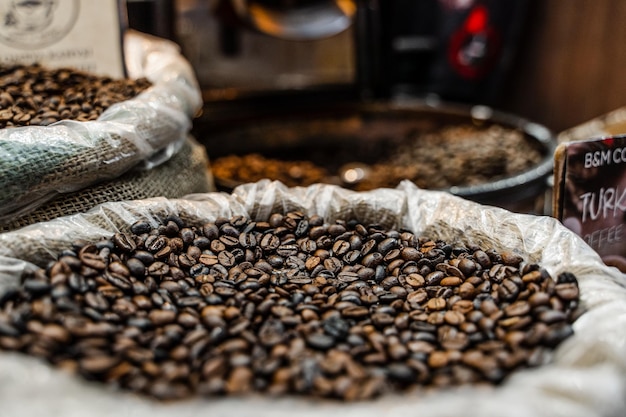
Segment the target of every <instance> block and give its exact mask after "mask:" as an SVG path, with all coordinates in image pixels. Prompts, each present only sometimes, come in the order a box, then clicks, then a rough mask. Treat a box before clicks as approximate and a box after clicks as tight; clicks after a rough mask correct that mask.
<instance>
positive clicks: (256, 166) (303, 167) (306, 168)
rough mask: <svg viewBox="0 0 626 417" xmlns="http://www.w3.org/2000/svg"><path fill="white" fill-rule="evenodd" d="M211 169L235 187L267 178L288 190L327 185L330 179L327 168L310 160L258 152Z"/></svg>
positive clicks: (229, 159)
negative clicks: (287, 159) (291, 158)
mask: <svg viewBox="0 0 626 417" xmlns="http://www.w3.org/2000/svg"><path fill="white" fill-rule="evenodd" d="M212 170H213V175H214V176H215V178H217V179H218V181H221V182H222V184H223V185H231V186H232V187H235V186H237V185H239V184H241V183H246V182H257V181H259V180H262V179H264V178H269V179H272V180H277V181H280V182H282V183H283V184H285V185H286V186H288V187H297V186H308V185H311V184H315V183H328V177H329V173H328V171H327V170H326V169H325V168H323V167H321V166H319V165H316V164H314V163H313V162H311V161H304V160H301V161H284V160H280V159H276V158H266V157H264V156H262V155H260V154H258V153H252V154H246V155H241V156H240V155H227V156H224V157H221V158H217V159H216V160H215V163H214V164H213V166H212Z"/></svg>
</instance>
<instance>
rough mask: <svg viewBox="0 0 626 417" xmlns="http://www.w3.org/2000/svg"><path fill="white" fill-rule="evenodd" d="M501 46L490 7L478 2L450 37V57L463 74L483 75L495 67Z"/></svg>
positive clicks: (478, 76) (470, 75) (477, 77)
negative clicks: (492, 21)
mask: <svg viewBox="0 0 626 417" xmlns="http://www.w3.org/2000/svg"><path fill="white" fill-rule="evenodd" d="M500 48H501V42H500V36H499V34H498V32H497V30H496V29H495V28H494V27H493V26H492V25H491V24H490V21H489V10H488V9H487V8H486V7H485V6H483V5H478V6H476V7H474V8H473V9H472V10H471V11H470V12H469V14H468V16H467V18H466V19H465V22H464V23H463V25H462V26H461V27H460V28H459V29H458V30H457V31H456V32H454V33H453V34H452V36H451V37H450V43H449V48H448V59H449V61H450V64H451V66H452V67H453V68H454V70H455V71H456V72H457V73H458V74H459V75H460V76H461V77H463V78H466V79H479V78H482V77H484V76H485V75H486V74H487V73H488V72H489V71H490V70H491V69H492V68H493V66H494V65H495V63H496V61H497V57H498V56H499V54H500Z"/></svg>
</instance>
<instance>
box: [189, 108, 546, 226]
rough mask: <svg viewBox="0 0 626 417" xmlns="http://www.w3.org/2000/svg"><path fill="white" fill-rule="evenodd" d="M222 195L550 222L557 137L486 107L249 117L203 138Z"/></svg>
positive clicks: (337, 110) (314, 111) (222, 125)
mask: <svg viewBox="0 0 626 417" xmlns="http://www.w3.org/2000/svg"><path fill="white" fill-rule="evenodd" d="M200 137H202V141H203V143H204V144H205V145H206V146H207V150H208V153H209V157H210V158H211V160H212V162H211V166H212V170H213V175H214V178H215V182H216V185H217V187H218V189H221V190H223V191H231V190H232V189H233V188H234V187H236V186H237V185H239V184H242V183H245V182H254V181H257V180H259V179H262V178H269V179H272V180H280V181H282V182H285V183H286V184H287V185H290V186H294V185H304V186H306V185H310V184H311V183H316V182H321V183H331V184H337V185H341V186H343V187H346V188H351V189H355V190H359V191H364V190H368V189H373V188H380V187H395V186H396V185H397V184H398V183H399V182H400V181H401V180H403V179H409V180H412V181H413V182H415V183H416V184H417V185H418V186H419V187H420V188H425V189H437V190H446V191H449V192H451V193H452V194H455V195H458V196H461V197H464V198H467V199H469V200H473V201H477V202H479V203H483V204H489V205H494V206H498V207H503V208H506V209H508V210H511V211H516V212H526V213H534V214H545V210H544V195H545V193H546V189H547V179H548V177H549V176H550V175H551V173H552V168H553V153H554V148H555V146H556V139H555V136H554V135H553V134H552V133H551V132H550V131H549V130H548V129H547V128H545V127H543V126H541V125H538V124H536V123H533V122H530V121H528V120H525V119H523V118H520V117H518V116H515V115H512V114H508V113H503V112H499V111H496V110H494V109H492V108H490V107H486V106H467V105H457V104H450V103H448V104H441V102H438V103H435V104H432V103H431V104H429V103H427V102H422V101H419V102H400V103H390V102H385V103H360V104H354V103H351V104H343V105H342V104H337V105H332V106H324V107H313V108H311V106H309V107H307V108H297V107H296V108H291V109H289V111H287V112H285V111H284V109H283V110H282V111H279V112H275V113H272V112H268V111H265V112H263V114H253V113H251V114H248V115H247V116H245V117H241V118H239V119H238V120H236V121H232V120H231V121H230V122H224V121H222V122H220V123H217V124H215V125H213V126H211V127H210V128H208V129H207V131H206V133H203V134H200Z"/></svg>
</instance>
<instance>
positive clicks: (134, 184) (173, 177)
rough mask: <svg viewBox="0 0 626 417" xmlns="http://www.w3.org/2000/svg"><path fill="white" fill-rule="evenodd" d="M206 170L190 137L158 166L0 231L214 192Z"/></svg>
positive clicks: (66, 197)
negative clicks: (101, 207) (117, 205)
mask: <svg viewBox="0 0 626 417" xmlns="http://www.w3.org/2000/svg"><path fill="white" fill-rule="evenodd" d="M208 166H209V160H208V157H207V154H206V149H205V148H204V146H202V145H200V144H199V143H198V142H196V140H195V139H193V138H191V137H190V138H188V139H187V141H185V142H184V143H183V146H182V148H181V149H180V150H179V151H178V152H177V153H176V154H175V155H174V156H172V157H171V158H170V159H169V160H168V161H166V162H164V163H163V164H161V165H159V166H156V167H154V168H152V169H150V170H131V171H129V172H127V173H125V174H123V175H121V176H120V177H119V178H116V179H114V180H111V181H105V182H102V183H99V184H97V185H93V186H91V187H86V188H83V189H82V190H79V191H75V192H73V193H67V194H61V195H59V196H58V197H56V198H54V199H53V200H51V201H49V202H47V203H44V204H43V205H41V206H39V207H38V208H36V209H35V210H33V211H31V212H29V213H27V214H24V215H22V216H18V217H16V218H13V219H11V220H10V221H8V222H0V231H1V232H5V231H9V230H15V229H19V228H20V227H24V226H28V225H30V224H34V223H39V222H43V221H47V220H52V219H56V218H57V217H61V216H68V215H70V214H76V213H84V212H86V211H87V210H89V209H91V208H92V207H94V206H96V205H98V204H102V203H107V202H110V201H124V200H139V199H144V198H150V197H158V196H160V197H166V198H180V197H182V196H184V195H186V194H191V193H207V192H211V191H215V185H214V183H213V177H212V175H211V171H210V170H209V169H208V168H207V167H208Z"/></svg>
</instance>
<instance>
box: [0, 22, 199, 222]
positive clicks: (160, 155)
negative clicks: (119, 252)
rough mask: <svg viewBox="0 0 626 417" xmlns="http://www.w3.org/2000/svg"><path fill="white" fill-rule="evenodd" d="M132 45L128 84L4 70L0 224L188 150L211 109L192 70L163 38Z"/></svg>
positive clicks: (0, 79) (140, 38) (141, 38)
mask: <svg viewBox="0 0 626 417" xmlns="http://www.w3.org/2000/svg"><path fill="white" fill-rule="evenodd" d="M124 42H125V43H124V49H125V60H126V66H127V72H128V77H127V78H124V79H111V78H109V77H105V76H97V75H93V74H89V73H84V72H80V71H77V70H76V71H75V70H71V69H49V68H44V67H41V66H39V65H36V64H33V65H16V66H0V84H1V87H0V91H2V93H1V94H0V219H2V220H3V221H8V220H11V219H14V218H15V217H16V216H20V215H23V214H25V213H28V212H30V211H32V210H33V209H35V208H37V207H39V206H40V205H41V204H42V203H44V202H46V201H49V200H50V199H52V198H54V197H55V196H57V195H59V194H61V193H69V192H74V191H77V190H80V189H82V188H84V187H86V186H89V185H92V184H95V183H98V182H101V181H105V180H111V179H114V178H117V177H119V176H120V175H122V174H123V173H125V172H128V171H129V170H130V169H133V168H135V169H138V167H139V166H140V165H141V168H143V169H151V168H152V167H154V166H157V165H158V164H160V163H162V162H164V161H167V160H168V159H169V158H170V157H171V156H172V155H173V154H175V153H176V152H177V151H178V150H180V148H181V146H182V145H183V144H184V142H185V140H186V139H187V134H188V132H189V130H190V128H191V120H192V118H193V116H194V115H195V113H196V112H197V111H198V109H199V108H200V107H201V104H202V99H201V94H200V89H199V87H198V85H197V80H196V79H195V75H194V73H193V70H192V69H191V66H190V65H189V63H188V62H187V61H186V60H185V59H184V58H183V56H182V55H181V53H180V51H179V49H178V47H177V46H176V45H175V44H173V43H171V42H169V41H166V40H164V39H159V38H154V37H150V36H148V35H144V34H141V33H139V32H134V31H130V32H128V33H127V34H126V35H125V41H124Z"/></svg>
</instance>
